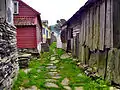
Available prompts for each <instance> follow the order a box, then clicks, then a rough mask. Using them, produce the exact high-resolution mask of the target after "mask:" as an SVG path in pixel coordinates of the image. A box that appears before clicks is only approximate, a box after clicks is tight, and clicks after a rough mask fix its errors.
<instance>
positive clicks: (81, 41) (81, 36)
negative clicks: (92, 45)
mask: <svg viewBox="0 0 120 90" xmlns="http://www.w3.org/2000/svg"><path fill="white" fill-rule="evenodd" d="M83 26H84V23H83V21H82V22H81V30H80V31H81V32H80V44H81V45H83V44H84V27H83Z"/></svg>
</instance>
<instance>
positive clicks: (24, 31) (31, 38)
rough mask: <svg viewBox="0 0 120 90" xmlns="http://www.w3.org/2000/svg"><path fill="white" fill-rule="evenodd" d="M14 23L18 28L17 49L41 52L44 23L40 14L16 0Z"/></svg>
mask: <svg viewBox="0 0 120 90" xmlns="http://www.w3.org/2000/svg"><path fill="white" fill-rule="evenodd" d="M14 7H15V11H14V23H15V26H16V27H17V47H18V48H19V49H29V50H30V49H34V50H35V49H36V50H38V51H40V44H41V42H42V23H41V17H40V13H39V12H37V11H36V10H34V9H33V8H31V7H30V6H29V5H27V4H26V3H24V2H23V1H21V0H14Z"/></svg>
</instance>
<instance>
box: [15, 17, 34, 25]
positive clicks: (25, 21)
mask: <svg viewBox="0 0 120 90" xmlns="http://www.w3.org/2000/svg"><path fill="white" fill-rule="evenodd" d="M14 24H15V25H16V26H25V25H27V26H29V25H36V24H35V17H14Z"/></svg>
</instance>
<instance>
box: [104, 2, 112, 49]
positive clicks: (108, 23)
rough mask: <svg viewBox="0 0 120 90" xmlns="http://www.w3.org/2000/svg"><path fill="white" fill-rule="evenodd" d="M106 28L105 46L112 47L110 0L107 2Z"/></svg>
mask: <svg viewBox="0 0 120 90" xmlns="http://www.w3.org/2000/svg"><path fill="white" fill-rule="evenodd" d="M106 5H107V6H106V24H105V25H106V26H105V27H106V29H105V32H106V33H105V46H106V48H110V43H111V42H110V37H111V8H110V7H111V6H110V0H107V4H106Z"/></svg>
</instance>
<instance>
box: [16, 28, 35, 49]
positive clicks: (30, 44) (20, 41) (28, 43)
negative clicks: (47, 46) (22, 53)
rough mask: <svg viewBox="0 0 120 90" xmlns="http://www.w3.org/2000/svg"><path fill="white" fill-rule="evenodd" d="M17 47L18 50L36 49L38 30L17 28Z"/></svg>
mask: <svg viewBox="0 0 120 90" xmlns="http://www.w3.org/2000/svg"><path fill="white" fill-rule="evenodd" d="M17 47H18V48H36V47H37V40H36V28H35V27H21V28H17Z"/></svg>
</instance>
